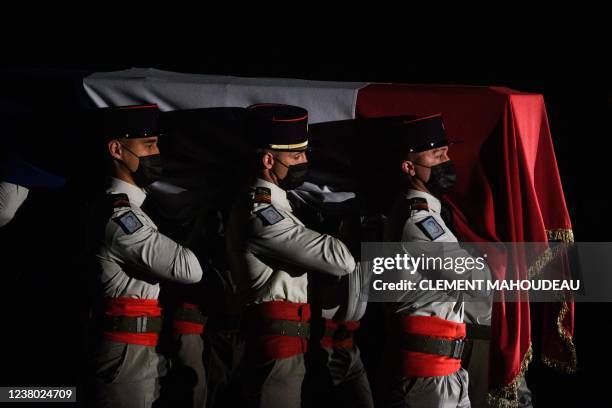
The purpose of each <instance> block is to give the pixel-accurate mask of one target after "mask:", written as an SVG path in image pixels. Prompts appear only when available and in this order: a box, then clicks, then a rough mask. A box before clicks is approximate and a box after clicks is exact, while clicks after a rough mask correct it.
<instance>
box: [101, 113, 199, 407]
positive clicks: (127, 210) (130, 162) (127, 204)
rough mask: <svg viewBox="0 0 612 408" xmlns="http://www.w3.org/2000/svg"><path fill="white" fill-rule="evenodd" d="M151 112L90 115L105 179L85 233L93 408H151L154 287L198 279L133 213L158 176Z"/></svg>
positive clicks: (185, 259) (186, 258)
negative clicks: (90, 257) (91, 298)
mask: <svg viewBox="0 0 612 408" xmlns="http://www.w3.org/2000/svg"><path fill="white" fill-rule="evenodd" d="M158 112H159V111H158V108H157V106H155V105H141V106H129V107H120V108H104V109H100V110H99V111H98V112H97V116H98V118H99V120H100V123H99V126H100V129H99V130H100V132H101V137H102V138H104V142H105V147H106V153H105V154H107V155H108V158H109V162H110V163H109V165H110V175H111V179H110V183H109V186H108V188H107V190H106V196H105V198H104V200H103V201H104V203H105V205H101V207H100V211H99V212H98V213H97V217H96V225H94V228H93V231H92V232H93V233H94V234H95V235H94V236H93V238H94V241H93V242H92V243H93V248H92V249H93V251H94V254H95V257H94V261H95V265H96V268H97V274H96V275H95V278H96V281H95V286H96V299H97V301H98V302H97V304H96V305H95V306H94V315H95V320H96V327H97V330H98V336H97V337H98V339H97V340H98V341H97V343H96V344H95V346H94V351H93V359H92V363H93V366H94V367H93V368H94V371H95V380H94V383H95V404H96V406H103V407H150V406H152V404H153V402H154V401H155V400H156V399H157V397H158V395H159V377H160V376H163V375H164V374H165V360H164V359H163V358H162V357H161V355H159V354H158V353H157V352H156V350H155V347H156V345H157V340H158V334H159V331H160V328H161V308H160V307H159V305H158V295H159V282H160V281H163V280H167V281H174V282H179V283H195V282H198V281H199V280H200V279H201V278H202V268H201V266H200V264H199V262H198V260H197V258H196V257H195V255H194V254H193V252H192V251H191V250H189V249H187V248H185V247H183V246H181V245H179V244H177V243H176V242H174V241H173V240H171V239H170V238H168V237H166V236H164V235H162V234H161V233H160V232H159V231H158V229H157V226H156V225H155V224H154V223H153V221H152V220H151V219H150V218H149V217H148V216H147V215H146V214H145V213H144V212H143V211H142V209H141V208H140V207H141V205H142V203H143V202H144V200H145V198H146V195H147V194H146V192H145V190H144V187H146V186H147V185H149V184H151V183H152V182H153V181H155V179H156V178H157V177H159V175H160V174H161V156H160V153H159V149H158V147H157V141H158V132H157V117H158ZM102 209H104V211H102Z"/></svg>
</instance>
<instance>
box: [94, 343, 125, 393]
mask: <svg viewBox="0 0 612 408" xmlns="http://www.w3.org/2000/svg"><path fill="white" fill-rule="evenodd" d="M127 346H128V345H127V344H125V343H116V342H114V341H107V340H103V341H101V342H100V344H99V345H98V347H97V349H96V351H95V353H94V356H93V363H94V366H95V374H96V377H97V378H98V379H99V380H101V381H103V382H105V383H107V384H111V383H114V382H116V380H117V377H118V376H119V374H120V371H121V368H122V367H123V365H124V363H125V359H126V356H127Z"/></svg>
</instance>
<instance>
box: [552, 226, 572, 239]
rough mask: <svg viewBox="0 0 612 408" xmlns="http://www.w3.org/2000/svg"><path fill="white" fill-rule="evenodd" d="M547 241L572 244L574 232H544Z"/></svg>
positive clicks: (569, 230) (564, 230)
mask: <svg viewBox="0 0 612 408" xmlns="http://www.w3.org/2000/svg"><path fill="white" fill-rule="evenodd" d="M546 236H547V237H548V240H549V241H560V242H574V231H572V230H571V229H567V228H558V229H552V230H546Z"/></svg>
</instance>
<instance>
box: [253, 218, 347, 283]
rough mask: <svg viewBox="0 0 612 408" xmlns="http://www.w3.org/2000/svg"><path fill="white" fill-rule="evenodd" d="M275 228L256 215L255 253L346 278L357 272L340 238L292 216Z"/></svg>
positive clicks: (313, 270) (274, 225)
mask: <svg viewBox="0 0 612 408" xmlns="http://www.w3.org/2000/svg"><path fill="white" fill-rule="evenodd" d="M279 213H280V214H281V215H284V218H283V219H282V220H280V221H278V222H276V223H275V224H273V225H265V224H264V222H263V221H262V220H261V219H260V218H259V217H257V216H256V215H253V216H252V217H251V219H250V222H249V224H250V231H249V232H250V234H249V235H250V236H249V245H250V247H251V249H252V250H253V252H254V253H256V254H258V255H261V256H264V257H267V258H271V259H274V260H276V261H278V262H280V263H286V264H291V265H294V266H296V267H298V268H300V269H303V270H306V271H312V272H321V273H327V274H331V275H335V276H343V275H346V274H349V273H351V272H353V270H354V269H355V260H354V259H353V256H352V255H351V253H350V251H349V250H348V248H347V247H346V245H344V244H343V243H342V241H340V240H339V239H337V238H334V237H332V236H331V235H327V234H321V233H318V232H316V231H313V230H311V229H308V228H306V227H305V226H303V225H301V224H298V223H296V222H295V221H294V220H293V219H292V218H291V217H290V216H289V215H288V214H286V213H284V212H282V211H279Z"/></svg>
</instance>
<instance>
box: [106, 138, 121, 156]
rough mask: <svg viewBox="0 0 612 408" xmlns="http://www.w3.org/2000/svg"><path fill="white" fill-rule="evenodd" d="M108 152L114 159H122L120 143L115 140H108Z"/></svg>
mask: <svg viewBox="0 0 612 408" xmlns="http://www.w3.org/2000/svg"><path fill="white" fill-rule="evenodd" d="M108 152H109V153H110V155H111V156H112V157H113V158H114V159H122V157H121V143H119V142H118V141H117V140H111V141H109V142H108Z"/></svg>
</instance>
